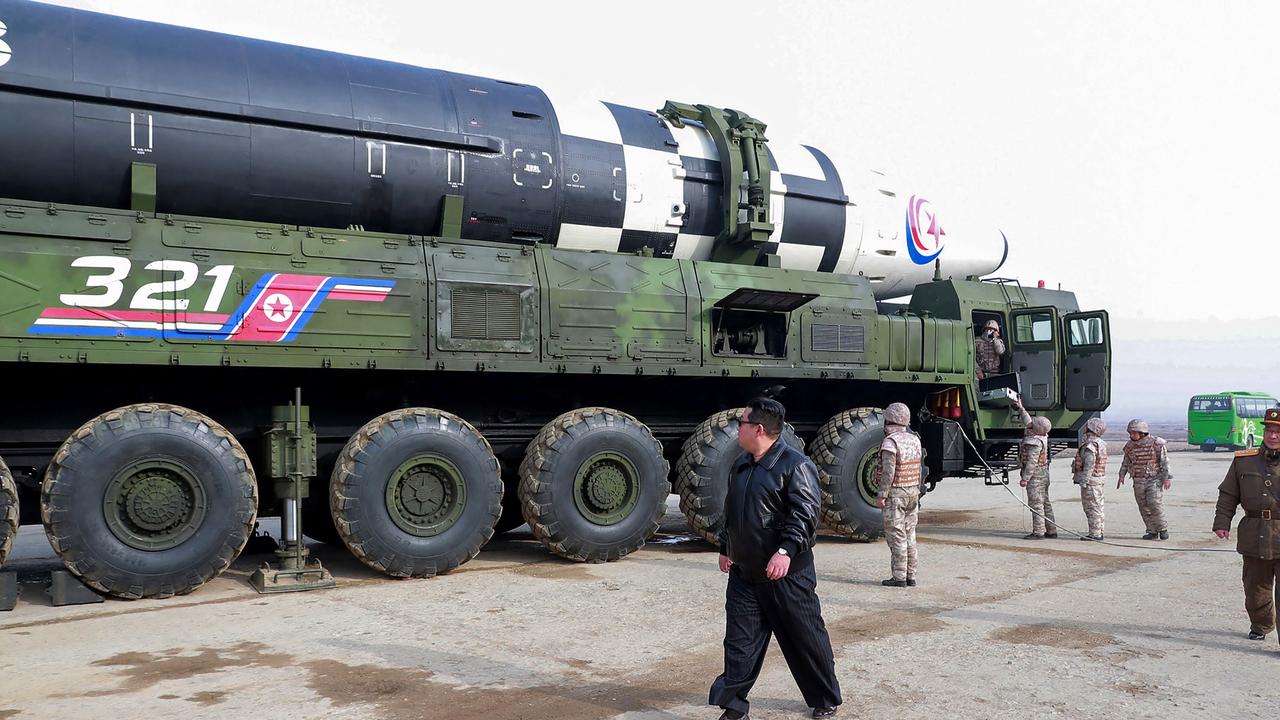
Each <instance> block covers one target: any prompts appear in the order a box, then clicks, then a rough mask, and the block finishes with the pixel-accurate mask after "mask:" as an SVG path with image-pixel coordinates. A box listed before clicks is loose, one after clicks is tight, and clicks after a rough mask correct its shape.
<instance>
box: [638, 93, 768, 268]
mask: <svg viewBox="0 0 1280 720" xmlns="http://www.w3.org/2000/svg"><path fill="white" fill-rule="evenodd" d="M658 113H659V114H660V115H661V116H662V117H663V118H665V119H666V120H667V121H668V122H670V123H671V124H672V125H674V126H676V127H677V128H682V127H684V123H685V121H686V120H692V121H694V122H698V123H701V124H702V127H703V128H705V129H706V131H707V133H708V134H709V135H711V140H712V142H714V143H715V146H716V151H717V153H718V154H719V155H720V174H721V177H722V178H723V180H722V181H721V182H722V186H723V188H724V205H723V206H724V229H723V230H721V231H720V234H719V235H717V236H716V239H715V244H714V245H713V246H712V249H711V259H712V260H714V261H716V262H727V263H737V264H741V265H755V264H756V262H757V260H758V259H759V258H760V253H761V251H762V250H763V249H764V244H765V242H767V241H768V240H769V236H770V235H772V234H773V222H772V219H771V217H770V213H769V173H770V169H771V166H770V163H769V152H768V150H767V149H766V143H767V142H768V138H766V137H765V136H764V131H765V127H766V126H765V124H764V123H762V122H760V121H759V120H756V119H755V118H753V117H751V116H750V115H747V114H746V113H742V112H739V111H737V110H726V109H721V108H717V107H711V106H710V105H688V104H685V103H679V102H674V101H671V100H668V101H667V104H666V105H664V106H663V107H662V109H661V110H659V111H658ZM735 180H737V182H735ZM740 211H745V214H743V213H742V212H740Z"/></svg>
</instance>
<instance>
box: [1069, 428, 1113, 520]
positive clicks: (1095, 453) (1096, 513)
mask: <svg viewBox="0 0 1280 720" xmlns="http://www.w3.org/2000/svg"><path fill="white" fill-rule="evenodd" d="M1106 431H1107V425H1106V423H1104V422H1102V418H1089V421H1088V422H1086V423H1085V424H1084V442H1082V443H1080V447H1079V448H1078V449H1077V450H1076V458H1075V460H1073V461H1072V462H1071V476H1072V478H1071V479H1072V482H1074V483H1075V484H1077V485H1079V486H1080V505H1081V506H1082V507H1084V516H1085V517H1086V518H1088V519H1089V534H1088V535H1087V536H1085V537H1082V538H1080V539H1081V540H1101V539H1103V537H1104V535H1103V501H1102V493H1103V490H1104V489H1105V487H1106V475H1107V442H1106V441H1105V440H1103V439H1102V434H1103V433H1105V432H1106Z"/></svg>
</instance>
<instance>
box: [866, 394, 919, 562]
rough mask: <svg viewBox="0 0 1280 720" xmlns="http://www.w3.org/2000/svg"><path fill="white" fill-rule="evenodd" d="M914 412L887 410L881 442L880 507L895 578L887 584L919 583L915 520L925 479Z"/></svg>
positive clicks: (898, 406)
mask: <svg viewBox="0 0 1280 720" xmlns="http://www.w3.org/2000/svg"><path fill="white" fill-rule="evenodd" d="M910 425H911V411H910V410H909V409H908V408H907V406H906V405H903V404H902V403H893V404H892V405H890V406H889V407H887V408H885V410H884V441H883V442H881V443H880V463H879V466H878V468H877V470H876V473H877V475H876V482H877V483H878V484H879V487H880V494H879V499H880V508H881V512H882V513H883V515H884V538H885V541H886V542H888V543H889V553H890V556H891V560H890V563H889V568H890V570H891V571H892V573H893V577H891V578H890V579H888V580H884V581H882V582H881V584H882V585H885V586H888V587H915V585H916V519H917V517H918V516H919V512H920V481H921V480H922V479H923V467H922V463H921V459H922V457H923V455H924V453H923V452H922V451H921V448H920V437H919V436H917V435H916V434H915V433H914V432H912V431H911V428H910Z"/></svg>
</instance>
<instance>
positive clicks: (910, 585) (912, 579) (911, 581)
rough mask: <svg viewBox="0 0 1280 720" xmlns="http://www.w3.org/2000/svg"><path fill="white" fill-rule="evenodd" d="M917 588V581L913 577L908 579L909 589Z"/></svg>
mask: <svg viewBox="0 0 1280 720" xmlns="http://www.w3.org/2000/svg"><path fill="white" fill-rule="evenodd" d="M915 586H916V579H915V578H913V577H909V578H907V587H915Z"/></svg>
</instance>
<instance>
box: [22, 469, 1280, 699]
mask: <svg viewBox="0 0 1280 720" xmlns="http://www.w3.org/2000/svg"><path fill="white" fill-rule="evenodd" d="M1229 461H1230V456H1229V455H1226V454H1224V453H1220V454H1214V455H1208V454H1203V455H1202V454H1199V453H1178V454H1176V455H1175V456H1173V457H1172V458H1171V462H1172V465H1173V471H1174V476H1175V478H1176V479H1175V481H1174V486H1173V489H1172V491H1170V492H1169V493H1168V494H1167V495H1166V507H1167V510H1168V512H1169V516H1170V523H1171V532H1172V538H1171V539H1170V540H1169V541H1168V542H1166V543H1163V544H1160V543H1153V542H1144V541H1141V540H1138V539H1137V537H1138V536H1139V535H1141V534H1142V528H1141V525H1140V521H1139V518H1138V513H1137V509H1136V507H1135V505H1134V502H1133V496H1132V494H1131V493H1130V492H1129V489H1128V487H1126V488H1125V489H1124V490H1122V491H1117V490H1115V489H1114V484H1112V485H1111V486H1109V488H1108V496H1107V511H1108V512H1107V515H1108V519H1107V538H1108V540H1114V541H1116V542H1120V543H1126V544H1130V545H1135V546H1137V547H1116V546H1108V545H1102V544H1097V543H1085V542H1079V541H1077V540H1075V539H1074V538H1070V537H1067V536H1065V535H1064V539H1059V540H1045V541H1039V542H1034V541H1023V540H1022V539H1021V536H1022V535H1023V534H1024V533H1026V532H1027V530H1028V529H1029V525H1030V523H1029V514H1028V512H1027V511H1026V510H1025V509H1023V508H1022V507H1021V506H1019V505H1018V504H1017V503H1016V502H1015V500H1014V499H1013V498H1012V497H1011V496H1010V495H1009V494H1008V493H1006V491H1005V490H1004V489H1002V488H999V487H984V486H983V485H982V484H981V483H980V482H978V481H971V480H952V481H947V482H945V483H943V484H941V485H940V486H939V488H938V490H937V491H936V492H935V493H933V494H930V495H929V496H928V497H927V498H926V500H925V504H924V508H925V509H924V511H923V513H922V515H921V519H920V531H919V535H920V544H921V547H920V553H921V576H920V586H919V587H917V588H913V589H898V588H883V587H881V586H880V585H879V581H880V580H881V579H883V578H884V577H887V576H888V562H889V555H888V550H887V549H886V548H885V546H884V544H883V543H872V544H856V543H850V542H847V541H844V540H841V539H837V538H833V537H832V538H826V537H824V538H822V539H821V540H820V542H819V544H818V547H817V550H816V552H817V567H818V573H819V586H818V591H819V594H820V596H821V598H822V601H823V605H824V610H825V616H826V620H827V624H828V626H829V628H830V631H831V635H832V640H833V643H834V646H835V650H836V665H837V670H838V672H839V676H840V682H841V684H842V686H843V688H844V697H845V705H844V706H843V708H842V710H841V715H840V716H841V717H846V718H852V717H864V718H866V717H886V718H936V717H947V718H982V719H984V720H985V719H986V718H1027V717H1037V718H1045V717H1063V718H1073V719H1075V718H1114V717H1124V718H1126V720H1131V719H1134V718H1152V719H1156V718H1159V719H1160V720H1173V719H1175V718H1205V717H1220V718H1233V719H1235V718H1254V717H1257V718H1262V717H1268V718H1270V717H1274V715H1275V710H1274V700H1275V697H1276V694H1277V690H1276V687H1277V686H1276V678H1277V677H1280V651H1277V646H1276V639H1275V638H1276V636H1275V635H1274V634H1273V635H1272V636H1270V637H1269V638H1268V639H1267V640H1266V641H1265V642H1250V641H1248V640H1246V639H1245V638H1244V634H1245V632H1246V631H1247V630H1248V620H1247V618H1246V617H1245V614H1244V612H1243V609H1242V593H1241V589H1240V579H1239V578H1240V560H1239V557H1238V556H1237V555H1235V554H1234V552H1195V551H1186V550H1184V551H1175V552H1169V551H1162V550H1160V549H1157V548H1158V547H1181V548H1192V549H1196V550H1199V549H1226V550H1230V549H1231V547H1232V546H1231V544H1229V543H1219V542H1218V541H1216V540H1215V539H1213V538H1212V535H1211V533H1210V532H1209V526H1210V523H1211V520H1212V514H1213V502H1214V499H1215V497H1216V490H1215V488H1216V485H1217V483H1218V482H1219V481H1220V480H1221V478H1222V474H1223V472H1224V471H1225V469H1226V465H1227V463H1228V462H1229ZM1067 463H1068V460H1066V459H1059V460H1058V461H1056V462H1055V463H1054V468H1053V472H1054V477H1056V478H1058V480H1056V481H1055V482H1054V485H1053V492H1052V495H1053V498H1054V499H1055V501H1056V510H1057V516H1058V518H1059V519H1060V520H1061V521H1062V522H1063V523H1065V524H1066V525H1068V526H1069V527H1073V528H1075V529H1082V528H1083V526H1084V517H1083V513H1082V512H1081V511H1080V507H1079V497H1078V495H1077V494H1076V492H1075V487H1074V486H1073V485H1071V484H1070V482H1069V480H1065V478H1067V477H1068V476H1069V474H1068V467H1067ZM1112 475H1113V476H1114V473H1112ZM1014 489H1015V490H1016V489H1017V488H1016V486H1015V487H1014ZM313 549H314V550H315V552H316V554H317V555H318V556H319V557H320V558H321V559H323V560H324V562H325V564H326V566H328V567H329V568H331V569H332V570H333V572H334V574H335V575H336V576H337V578H338V582H339V587H338V588H337V589H334V590H326V591H318V592H311V593H299V594H292V595H275V596H260V595H257V594H255V593H254V592H253V591H252V590H251V589H250V588H249V587H248V586H247V584H246V581H245V579H246V577H247V575H248V574H249V572H250V571H251V570H252V569H253V568H254V567H255V566H256V565H257V564H259V563H260V562H262V560H264V559H265V557H264V556H255V557H244V558H241V559H240V560H239V561H238V562H237V563H236V564H235V566H234V567H233V569H232V570H231V571H229V572H228V573H226V574H224V575H223V576H222V577H220V578H218V579H217V580H215V581H214V582H212V583H210V584H209V585H207V586H205V587H204V588H202V589H200V590H198V591H197V592H196V593H194V594H192V595H189V596H185V597H177V598H170V599H167V600H155V601H135V602H126V601H111V600H109V601H107V602H106V603H104V604H100V605H89V606H80V607H66V608H53V607H50V606H49V603H48V599H47V597H45V596H44V595H43V594H42V591H41V586H40V582H41V580H42V578H43V577H47V573H48V571H49V570H50V569H52V568H55V567H57V563H56V560H54V559H53V557H52V551H51V550H50V549H49V547H48V544H47V543H46V542H45V541H44V538H43V534H42V531H41V529H40V528H39V527H38V526H37V527H27V528H24V529H23V530H22V532H21V534H20V538H19V543H18V546H17V548H16V549H15V554H14V556H13V557H12V558H11V562H10V565H11V567H10V568H9V569H16V570H17V571H18V572H19V574H20V576H21V578H22V579H23V580H24V581H25V582H24V592H23V595H22V599H21V600H20V602H19V605H18V607H17V608H16V609H15V610H14V611H13V612H9V613H0V719H9V718H21V719H23V720H26V719H28V718H57V717H78V716H81V715H83V714H84V713H85V712H86V711H87V709H89V708H92V715H93V716H95V717H130V718H171V717H181V718H183V719H184V720H195V719H197V718H226V717H251V718H255V719H263V720H267V719H274V718H344V719H346V718H355V719H361V718H381V719H385V720H404V719H408V718H440V719H442V720H444V719H446V718H447V719H450V720H470V719H473V718H474V719H477V720H478V719H484V720H507V719H515V718H525V719H531V718H548V719H552V718H554V719H556V720H573V719H584V720H585V719H588V718H626V719H627V720H648V719H653V720H656V719H658V718H708V719H714V718H716V717H717V716H718V714H719V711H718V709H716V708H711V707H707V706H706V705H704V702H705V700H706V692H707V687H708V685H709V684H710V682H711V680H712V678H714V677H715V675H716V674H717V673H718V672H719V670H720V663H721V644H720V643H721V638H722V631H723V593H724V583H725V581H724V577H723V576H722V575H721V574H720V573H719V572H718V571H717V569H716V556H715V553H714V552H713V551H712V550H711V549H710V548H709V547H708V546H707V545H705V544H704V543H703V541H701V540H698V539H695V538H694V537H693V536H692V534H691V533H690V532H688V531H687V530H686V528H685V525H684V519H683V517H682V516H681V515H680V514H679V511H678V509H677V506H676V502H675V498H674V497H673V498H672V499H671V502H670V503H669V510H668V513H667V517H666V522H665V523H664V527H663V532H662V534H661V535H660V536H659V537H658V538H656V541H655V542H651V543H650V544H649V545H647V546H646V547H645V548H643V549H642V550H640V551H639V552H637V553H635V554H633V555H631V556H629V557H627V558H624V559H623V560H622V561H620V562H616V563H608V564H600V565H586V564H575V563H569V562H565V561H561V560H559V559H556V558H554V557H552V556H550V555H549V554H548V553H547V552H546V551H545V550H543V548H542V547H541V546H540V545H539V544H538V543H536V542H535V541H534V540H533V539H532V536H530V535H529V534H528V531H527V529H526V528H521V529H518V530H517V531H515V532H513V533H511V534H510V535H509V536H507V537H505V538H504V539H501V540H499V541H495V542H493V543H491V544H490V545H489V547H488V548H486V549H485V551H484V552H482V553H481V555H480V556H479V557H478V558H477V559H475V560H473V561H472V562H470V563H468V564H467V565H464V566H463V567H462V568H461V569H460V570H459V571H458V572H455V573H454V574H452V575H449V576H445V577H439V578H435V579H432V580H408V581H397V580H389V579H386V578H383V577H379V576H377V575H375V574H373V573H372V572H369V571H366V570H365V569H364V568H363V566H362V565H360V564H359V563H357V562H356V561H355V560H354V559H352V558H351V556H350V555H349V554H348V553H347V552H346V551H345V550H343V549H341V548H330V547H327V546H324V545H319V544H317V545H314V546H313ZM752 699H753V711H752V717H754V718H799V717H804V716H806V713H807V709H806V708H805V707H804V703H803V701H802V700H801V699H800V696H799V692H798V690H797V689H796V688H795V685H794V683H793V681H792V679H791V677H790V676H789V674H788V672H787V668H786V665H785V663H784V662H783V659H782V655H781V653H780V652H778V649H777V646H776V645H775V646H774V647H773V648H772V649H771V651H770V655H769V658H768V659H767V660H766V663H765V667H764V672H763V674H762V675H761V678H760V682H759V683H758V684H757V686H756V688H755V690H754V692H753V693H752Z"/></svg>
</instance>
